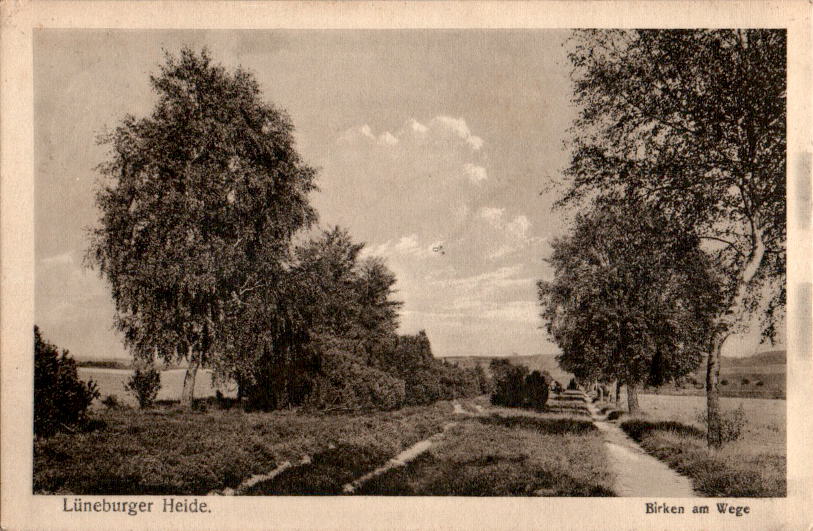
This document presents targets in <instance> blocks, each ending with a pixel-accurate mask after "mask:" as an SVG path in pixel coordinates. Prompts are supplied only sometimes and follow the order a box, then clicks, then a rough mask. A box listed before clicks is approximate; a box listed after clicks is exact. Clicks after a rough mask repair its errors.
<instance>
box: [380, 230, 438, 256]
mask: <svg viewBox="0 0 813 531" xmlns="http://www.w3.org/2000/svg"><path fill="white" fill-rule="evenodd" d="M440 245H441V244H440V242H432V243H430V244H427V245H420V244H419V243H418V235H417V234H410V235H408V236H402V237H401V238H399V239H397V240H387V241H386V242H384V243H382V244H380V245H376V246H374V247H370V248H365V249H364V254H365V256H383V257H387V258H393V257H399V256H401V257H415V258H427V257H429V256H432V255H433V254H434V253H437V252H439V251H438V248H439V246H440Z"/></svg>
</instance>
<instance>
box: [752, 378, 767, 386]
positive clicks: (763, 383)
mask: <svg viewBox="0 0 813 531" xmlns="http://www.w3.org/2000/svg"><path fill="white" fill-rule="evenodd" d="M754 385H756V386H757V387H762V386H763V385H765V382H763V381H762V380H757V381H756V382H755V383H754Z"/></svg>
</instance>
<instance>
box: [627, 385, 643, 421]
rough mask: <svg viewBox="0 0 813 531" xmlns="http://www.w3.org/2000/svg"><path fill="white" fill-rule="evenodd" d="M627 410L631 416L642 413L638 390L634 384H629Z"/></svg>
mask: <svg viewBox="0 0 813 531" xmlns="http://www.w3.org/2000/svg"><path fill="white" fill-rule="evenodd" d="M627 410H628V411H629V413H630V415H635V414H636V413H638V411H640V407H639V406H638V389H637V388H636V387H635V385H634V384H627Z"/></svg>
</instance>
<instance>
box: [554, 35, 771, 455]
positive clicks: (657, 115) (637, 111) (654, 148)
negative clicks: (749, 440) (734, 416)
mask: <svg viewBox="0 0 813 531" xmlns="http://www.w3.org/2000/svg"><path fill="white" fill-rule="evenodd" d="M571 44H572V47H571V52H570V60H571V63H572V64H573V72H572V79H573V83H574V101H575V103H576V104H577V105H579V106H580V115H579V118H578V119H577V120H576V122H575V123H574V124H573V128H572V132H573V139H572V142H571V146H572V155H571V162H570V166H569V168H568V170H567V172H566V175H567V177H568V178H569V183H568V186H567V190H566V192H565V196H564V198H563V199H562V200H561V201H560V204H568V203H573V202H580V201H582V200H584V199H585V198H589V197H592V198H593V199H594V200H595V199H596V198H599V199H606V198H609V199H610V200H613V199H618V198H630V197H633V198H637V199H638V200H641V201H644V202H646V203H648V204H651V205H654V206H655V207H656V208H657V209H660V210H661V211H662V212H664V214H665V215H666V216H667V217H669V218H670V219H673V220H677V221H679V223H680V224H682V225H683V226H686V227H691V228H692V230H694V231H696V232H697V234H698V235H699V236H700V238H701V239H702V240H703V241H704V244H705V248H706V249H707V250H708V251H709V252H710V253H711V254H712V255H713V258H714V265H715V269H716V270H717V271H718V272H719V273H720V277H721V279H723V281H724V284H723V289H722V296H721V297H720V302H721V309H720V311H719V313H718V315H717V318H716V319H715V323H714V324H715V327H714V328H715V335H714V337H713V340H712V341H711V342H710V346H709V351H710V352H709V354H710V355H709V356H708V370H707V375H708V376H707V382H706V388H707V401H708V410H709V430H708V443H709V445H710V446H719V445H720V444H721V442H722V441H721V438H720V429H721V428H720V418H719V415H720V404H719V389H718V379H719V370H720V365H719V362H720V351H721V349H722V346H723V343H724V342H725V340H726V338H727V337H728V336H729V335H730V334H732V333H735V332H737V331H738V330H739V329H741V328H742V327H743V326H744V325H745V323H746V321H747V316H748V315H749V314H753V313H755V312H757V313H758V314H759V316H760V318H761V321H762V326H761V328H762V330H761V331H762V334H763V338H766V339H769V340H771V341H773V339H774V337H775V335H776V333H777V330H778V325H779V323H781V320H782V317H783V314H784V307H785V299H786V295H785V293H786V287H785V286H786V241H787V236H786V230H787V229H786V211H787V205H786V184H785V173H786V134H787V132H786V92H787V87H786V82H787V81H786V79H787V54H786V46H787V33H786V31H785V30H770V29H749V30H620V31H615V30H613V31H605V30H588V31H579V32H576V34H575V35H574V38H573V41H572V43H571Z"/></svg>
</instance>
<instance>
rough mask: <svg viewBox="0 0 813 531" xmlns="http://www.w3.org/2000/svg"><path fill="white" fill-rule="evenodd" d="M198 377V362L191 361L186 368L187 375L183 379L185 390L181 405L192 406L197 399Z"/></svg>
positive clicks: (182, 394)
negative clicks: (196, 384)
mask: <svg viewBox="0 0 813 531" xmlns="http://www.w3.org/2000/svg"><path fill="white" fill-rule="evenodd" d="M197 375H198V362H196V361H190V362H189V367H187V368H186V375H185V376H184V378H183V390H182V391H181V405H182V406H191V405H192V400H194V398H195V378H196V377H197Z"/></svg>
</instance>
